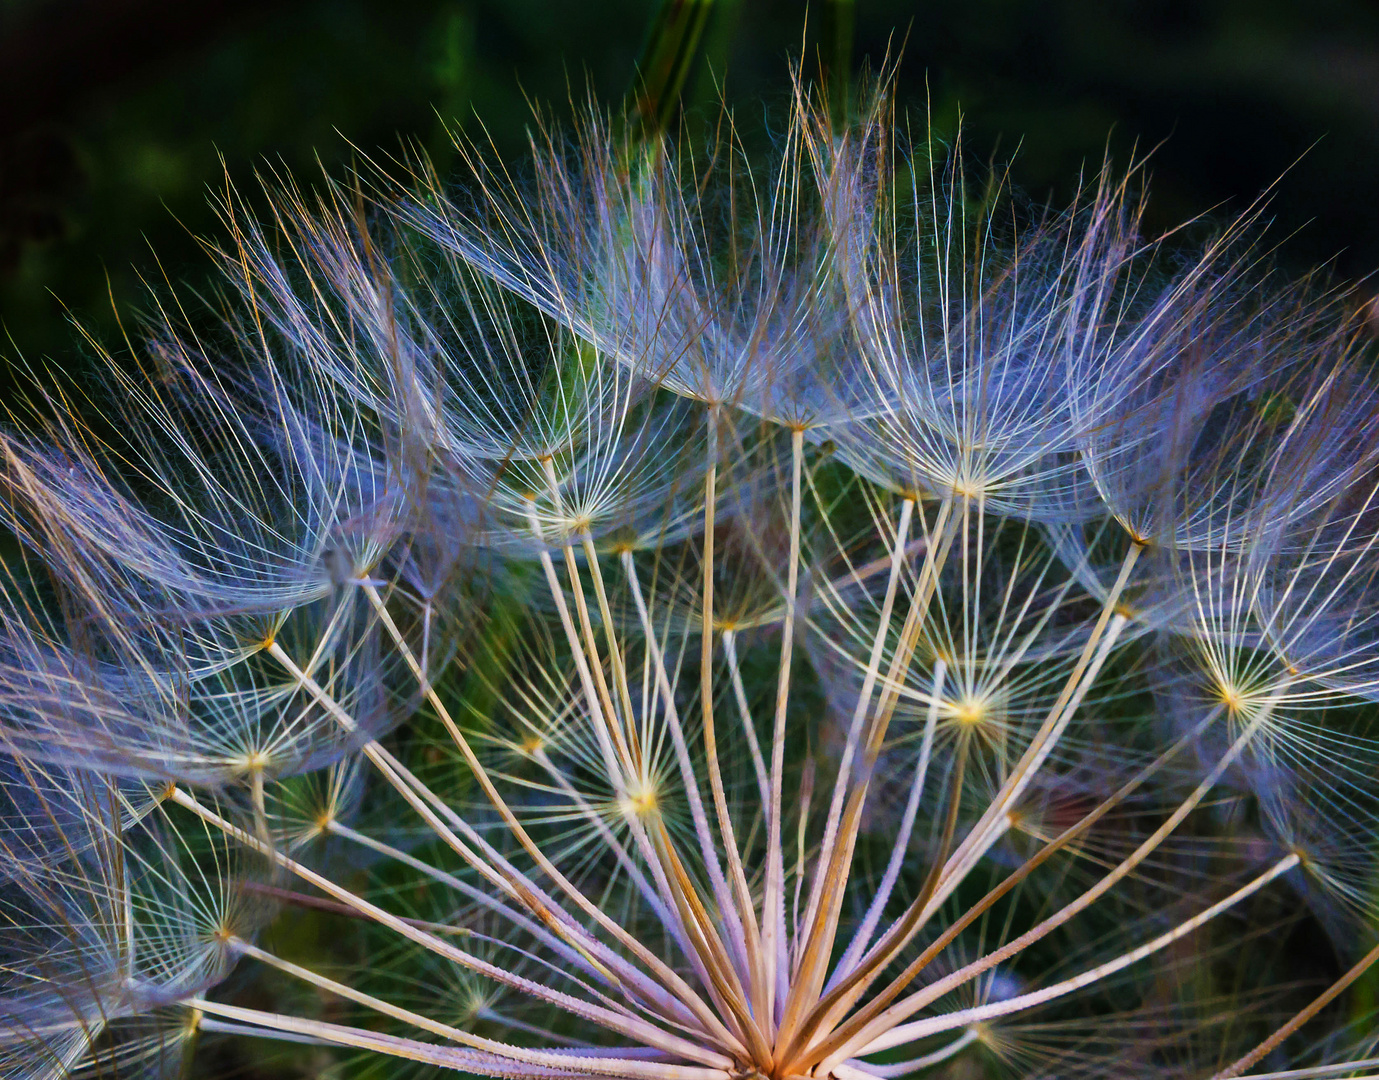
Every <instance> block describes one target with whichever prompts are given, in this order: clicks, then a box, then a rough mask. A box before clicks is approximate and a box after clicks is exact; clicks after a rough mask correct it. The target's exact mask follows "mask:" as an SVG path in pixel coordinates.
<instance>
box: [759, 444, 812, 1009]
mask: <svg viewBox="0 0 1379 1080" xmlns="http://www.w3.org/2000/svg"><path fill="white" fill-rule="evenodd" d="M803 468H804V430H803V429H802V428H794V429H792V430H791V432H790V565H789V568H788V570H787V572H786V587H785V622H784V625H783V626H782V627H781V646H780V674H779V676H778V678H777V681H776V710H775V721H774V723H773V725H772V728H771V802H770V804H769V807H768V814H767V819H766V820H767V839H766V897H765V900H764V901H763V903H762V909H761V919H762V924H763V934H762V942H761V952H762V959H763V962H764V964H765V973H764V979H763V982H762V985H761V987H760V988H759V990H758V994H757V999H756V1001H755V1002H754V1005H755V1007H756V1008H757V1009H759V1010H761V1012H762V1016H763V1023H764V1024H765V1026H766V1029H767V1030H768V1031H774V1030H775V1026H776V1025H775V1012H776V1008H777V998H779V999H780V1007H781V1008H784V1005H785V999H786V997H787V988H786V985H785V978H786V975H787V971H786V968H787V964H788V960H787V957H786V941H785V850H784V845H783V843H782V840H781V836H782V833H783V831H784V827H785V823H784V821H783V818H784V814H785V808H784V803H783V800H782V790H783V787H784V783H785V714H786V709H787V708H788V706H789V703H790V665H791V661H792V659H793V656H792V650H793V648H794V644H795V604H796V600H797V594H798V592H799V587H800V477H801V473H802V471H803Z"/></svg>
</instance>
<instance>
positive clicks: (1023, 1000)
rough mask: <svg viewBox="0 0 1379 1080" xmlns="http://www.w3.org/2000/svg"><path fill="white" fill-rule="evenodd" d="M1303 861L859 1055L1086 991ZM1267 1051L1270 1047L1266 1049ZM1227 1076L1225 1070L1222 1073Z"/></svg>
mask: <svg viewBox="0 0 1379 1080" xmlns="http://www.w3.org/2000/svg"><path fill="white" fill-rule="evenodd" d="M1301 861H1302V860H1301V859H1300V857H1299V856H1298V855H1297V854H1296V853H1289V854H1287V855H1285V856H1284V857H1283V858H1282V859H1280V860H1279V861H1278V862H1276V863H1274V865H1273V866H1271V867H1269V869H1268V870H1266V871H1264V873H1262V874H1260V875H1259V876H1258V877H1256V878H1254V879H1253V880H1251V881H1249V882H1247V883H1246V884H1244V885H1242V886H1241V887H1240V888H1238V889H1236V890H1235V892H1233V893H1231V894H1230V895H1229V896H1227V897H1226V898H1225V899H1223V900H1219V901H1217V902H1216V903H1215V904H1212V905H1211V906H1210V907H1209V908H1207V909H1205V910H1204V911H1201V912H1198V913H1197V914H1196V915H1194V916H1192V918H1190V919H1186V920H1184V921H1183V922H1182V923H1180V924H1178V925H1177V926H1175V927H1174V928H1173V929H1172V930H1169V931H1167V932H1166V933H1163V934H1160V935H1159V936H1158V937H1156V938H1154V939H1153V940H1152V941H1147V942H1145V943H1144V944H1143V945H1140V946H1138V947H1137V948H1134V949H1131V950H1130V951H1129V952H1126V953H1123V954H1122V955H1120V956H1117V957H1116V958H1114V959H1112V960H1107V961H1105V962H1104V963H1101V964H1098V965H1096V966H1095V967H1093V968H1091V969H1089V970H1087V971H1084V972H1082V973H1081V974H1078V975H1074V976H1073V977H1072V978H1070V979H1064V980H1063V981H1062V982H1057V983H1054V984H1053V985H1052V986H1046V987H1043V988H1042V989H1040V990H1034V991H1031V992H1030V993H1028V994H1020V995H1019V996H1017V997H1012V998H1007V999H1006V1000H1004V1001H993V1002H989V1003H988V1004H985V1005H977V1006H973V1007H972V1008H969V1009H960V1010H958V1011H957V1012H953V1013H947V1014H945V1015H943V1016H936V1017H932V1018H930V1019H928V1020H920V1021H918V1022H917V1023H913V1024H902V1025H901V1026H899V1027H895V1028H892V1029H891V1030H890V1031H888V1032H887V1033H886V1034H884V1035H882V1036H881V1037H880V1038H878V1039H876V1040H875V1041H874V1042H871V1043H869V1044H867V1045H866V1046H865V1047H863V1048H862V1049H861V1050H859V1051H858V1053H859V1054H875V1053H880V1052H881V1051H882V1050H889V1049H890V1048H891V1047H893V1046H901V1045H903V1044H904V1043H907V1042H913V1041H915V1040H916V1039H923V1038H927V1037H928V1036H931V1035H936V1034H939V1033H940V1032H943V1031H951V1030H952V1029H953V1028H956V1027H963V1026H965V1025H967V1024H978V1023H982V1022H983V1021H986V1020H991V1019H994V1018H996V1017H998V1016H1008V1015H1010V1014H1011V1013H1015V1012H1020V1011H1022V1010H1024V1009H1032V1008H1034V1007H1035V1006H1037V1005H1042V1004H1043V1003H1044V1002H1046V1001H1053V1000H1055V999H1056V998H1060V997H1064V996H1066V995H1067V994H1071V993H1073V992H1074V991H1077V990H1081V989H1082V988H1083V987H1086V986H1091V985H1093V984H1094V983H1097V982H1100V981H1101V980H1102V979H1105V978H1107V977H1109V976H1111V975H1114V974H1115V973H1116V972H1118V971H1123V970H1124V969H1125V968H1127V967H1129V966H1130V965H1131V964H1135V963H1138V962H1139V961H1141V960H1143V959H1145V958H1146V957H1149V956H1152V955H1154V954H1155V953H1156V952H1159V951H1160V950H1161V949H1165V948H1167V947H1168V946H1169V945H1172V944H1173V943H1174V942H1175V941H1179V940H1181V939H1182V938H1184V937H1186V936H1187V935H1188V934H1191V933H1193V932H1194V931H1195V930H1197V929H1198V928H1199V927H1201V926H1203V925H1205V924H1206V923H1208V922H1210V921H1211V920H1212V919H1214V918H1216V916H1218V915H1220V914H1221V913H1222V912H1224V911H1228V910H1230V909H1231V908H1232V907H1234V906H1235V905H1236V904H1238V903H1240V901H1242V900H1244V899H1246V898H1247V897H1250V896H1253V895H1254V894H1255V893H1256V892H1258V891H1259V890H1260V889H1262V888H1264V886H1265V885H1268V884H1269V883H1270V882H1271V881H1273V880H1275V879H1276V878H1278V877H1281V876H1282V875H1283V874H1286V873H1287V872H1288V871H1289V870H1292V869H1293V868H1294V867H1295V866H1297V865H1298V864H1299V863H1300V862H1301ZM1266 1053H1267V1051H1266ZM1222 1075H1224V1074H1222Z"/></svg>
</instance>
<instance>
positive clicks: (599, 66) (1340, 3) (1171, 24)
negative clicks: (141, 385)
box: [0, 0, 1379, 364]
mask: <svg viewBox="0 0 1379 1080" xmlns="http://www.w3.org/2000/svg"><path fill="white" fill-rule="evenodd" d="M700 6H711V8H712V10H711V12H710V15H709V18H708V20H707V24H706V25H704V26H703V30H702V35H701V36H700V38H699V46H700V47H699V50H698V59H697V60H696V61H695V63H694V65H693V67H692V70H690V72H689V79H688V84H687V96H688V101H689V104H690V105H691V107H698V108H701V109H703V108H707V107H711V106H712V104H713V102H714V100H715V98H716V97H717V96H718V95H719V94H720V92H721V93H723V94H724V95H725V96H726V97H727V98H728V99H729V100H730V101H731V102H733V103H734V104H735V105H736V106H737V107H738V116H739V122H740V123H741V124H742V126H743V127H744V128H745V129H746V130H747V132H748V134H749V136H750V135H752V134H753V133H755V134H756V136H757V137H759V138H760V137H767V136H769V134H770V132H771V131H772V118H773V115H775V116H778V115H779V114H780V112H781V110H780V109H779V107H778V104H779V103H780V101H781V100H782V98H783V95H784V82H785V80H784V72H785V68H786V63H787V58H788V57H790V56H799V55H800V54H801V52H802V51H804V52H805V53H807V54H812V55H819V54H821V55H822V57H823V60H824V63H825V65H828V64H832V65H833V67H834V68H835V69H836V67H837V65H838V59H837V56H836V54H837V52H838V48H837V39H836V37H832V38H830V40H829V41H828V42H827V43H820V42H819V41H817V40H816V38H818V36H819V35H820V34H821V33H828V32H829V27H830V24H831V23H832V22H835V21H836V18H835V16H836V14H837V12H836V11H835V10H834V9H841V8H851V9H852V11H853V17H854V18H855V27H854V29H853V31H852V52H853V58H854V62H858V63H865V62H867V61H868V60H869V61H870V63H871V64H873V65H875V64H876V63H878V62H879V61H880V59H881V58H882V57H883V56H884V55H885V53H886V51H887V49H890V50H891V51H892V52H894V51H898V50H900V49H902V48H903V51H904V57H905V59H904V64H903V66H902V70H901V84H902V88H903V94H904V97H905V98H906V99H907V100H908V101H910V102H911V103H912V104H918V105H921V106H922V104H923V102H924V100H925V96H926V94H928V95H929V96H930V98H931V100H932V103H933V108H934V110H935V114H936V117H937V118H938V120H939V121H940V123H941V125H942V126H943V128H944V129H945V130H952V128H953V126H954V123H955V120H956V116H957V111H958V108H959V106H961V108H962V110H963V114H964V119H965V124H966V127H967V131H968V140H969V145H970V147H971V149H972V150H973V151H974V152H976V156H979V157H986V156H989V155H993V154H994V155H995V156H996V157H997V158H1001V157H1005V156H1007V155H1009V154H1011V153H1013V152H1015V150H1016V148H1017V145H1018V147H1019V153H1018V156H1017V158H1016V163H1015V167H1014V172H1013V177H1014V180H1015V182H1016V184H1017V185H1018V186H1020V187H1022V188H1023V189H1025V190H1026V191H1027V192H1029V193H1030V195H1031V196H1032V197H1033V198H1035V199H1037V200H1042V199H1043V198H1045V197H1046V196H1051V197H1053V198H1054V199H1055V200H1057V199H1059V198H1061V197H1064V196H1066V194H1067V192H1068V191H1069V190H1070V189H1071V188H1072V187H1073V186H1074V185H1075V184H1076V182H1077V176H1078V172H1079V169H1080V168H1081V167H1082V166H1083V165H1084V164H1085V163H1087V162H1091V163H1093V164H1094V163H1095V162H1097V161H1098V160H1099V159H1100V157H1101V155H1102V152H1103V150H1104V149H1105V147H1106V145H1107V140H1108V136H1109V139H1110V144H1111V146H1112V148H1113V150H1114V151H1115V153H1116V156H1117V158H1118V159H1119V160H1122V161H1124V160H1126V159H1128V157H1129V154H1130V152H1131V148H1132V147H1134V146H1136V145H1138V147H1139V149H1140V150H1141V151H1143V150H1145V149H1147V148H1149V147H1152V146H1156V145H1158V144H1159V143H1160V142H1163V146H1162V147H1160V148H1159V149H1158V150H1156V152H1155V154H1154V158H1153V161H1152V166H1151V172H1152V174H1153V185H1152V189H1151V190H1152V202H1151V206H1150V218H1149V220H1150V222H1151V224H1154V225H1158V226H1163V227H1168V226H1169V225H1171V224H1174V223H1176V222H1178V221H1181V220H1182V219H1184V218H1187V217H1191V216H1193V215H1196V214H1200V213H1202V212H1205V211H1210V210H1212V209H1213V208H1216V207H1221V206H1224V207H1225V212H1229V211H1230V209H1231V208H1235V209H1239V208H1241V207H1243V206H1244V205H1246V204H1247V203H1248V202H1249V201H1250V200H1251V199H1252V198H1254V197H1255V196H1256V195H1257V194H1258V193H1259V192H1260V191H1261V190H1262V189H1264V188H1265V187H1267V186H1268V185H1269V184H1270V183H1271V182H1273V181H1274V180H1276V179H1277V178H1278V177H1279V176H1280V175H1282V174H1283V173H1285V171H1286V172H1287V176H1286V177H1285V178H1284V180H1283V182H1282V184H1281V186H1280V187H1279V189H1278V192H1277V194H1276V195H1275V196H1274V199H1273V202H1272V204H1271V213H1272V214H1273V215H1274V216H1275V217H1276V219H1277V221H1276V228H1275V233H1274V235H1275V237H1276V238H1278V239H1282V238H1284V237H1288V236H1292V234H1294V233H1298V235H1297V236H1296V237H1294V238H1292V239H1291V240H1289V242H1288V245H1287V249H1286V251H1287V257H1288V258H1289V259H1290V260H1291V261H1293V262H1295V263H1296V264H1298V265H1304V264H1307V263H1311V262H1317V261H1325V260H1328V259H1331V258H1333V257H1336V256H1339V263H1338V265H1339V267H1340V269H1341V270H1342V272H1343V273H1345V274H1347V275H1349V276H1361V275H1365V274H1368V273H1369V272H1370V271H1371V270H1372V269H1373V268H1374V267H1375V265H1376V264H1379V215H1376V214H1374V213H1372V212H1371V209H1370V208H1371V199H1372V196H1371V184H1372V178H1373V177H1374V175H1376V172H1379V10H1376V9H1375V8H1374V7H1373V6H1372V5H1370V4H1368V3H1364V2H1362V0H1319V2H1317V3H1313V4H1308V5H1301V4H1297V3H1293V2H1286V0H1259V2H1249V3H1246V2H1244V0H1198V2H1195V3H1186V2H1171V0H1106V2H1102V0H1097V2H1092V0H1044V2H1034V0H962V2H961V3H959V2H957V0H932V2H927V3H914V2H902V0H860V2H856V3H846V4H838V3H835V2H832V0H828V2H820V3H816V4H815V5H814V6H813V9H812V10H811V11H809V12H808V14H807V15H806V10H805V7H804V5H803V4H801V3H800V2H799V0H753V2H751V3H748V2H745V0H718V2H717V3H714V4H712V5H704V4H703V2H702V0H695V2H694V3H692V4H685V3H683V2H680V3H672V2H668V3H666V4H665V5H661V4H658V3H657V2H656V0H584V2H576V0H571V2H568V3H558V4H557V3H550V2H547V0H391V2H389V3H386V4H385V3H379V2H367V0H278V2H269V0H203V2H201V3H197V4H182V3H177V2H173V0H7V2H6V3H5V4H3V5H0V321H2V322H3V326H4V328H5V330H6V331H7V333H8V334H9V336H10V337H11V338H12V342H10V343H6V344H5V345H3V346H0V351H4V352H6V353H8V354H10V355H14V354H16V353H22V354H23V355H25V356H26V357H29V358H30V359H35V360H36V359H38V358H40V357H51V358H52V359H53V360H54V361H55V362H57V363H59V364H64V363H66V362H67V360H68V358H70V357H71V356H73V355H74V354H75V353H76V352H77V351H78V350H77V347H76V335H75V334H74V333H73V331H72V330H71V329H70V327H69V326H68V325H67V316H66V314H65V312H64V305H65V307H66V309H69V310H70V311H71V312H72V313H74V314H75V315H76V316H78V317H79V318H81V319H82V321H83V322H85V323H87V324H88V325H92V326H94V328H95V329H96V330H97V332H98V333H99V334H100V335H101V336H103V337H109V335H110V334H111V333H112V332H113V331H114V324H113V318H112V316H111V314H110V303H109V298H108V296H107V276H108V278H109V290H110V292H112V293H113V295H114V297H115V299H116V300H117V302H119V303H121V304H125V305H129V304H134V305H136V306H137V303H138V298H139V296H140V291H141V290H140V287H139V285H138V274H140V273H143V274H145V275H148V276H152V277H158V276H160V275H161V274H162V273H164V272H166V273H167V275H168V276H169V277H170V278H171V279H172V280H173V281H177V282H183V283H186V284H188V285H191V286H193V287H196V286H200V285H204V284H205V283H206V274H207V273H208V270H207V263H206V260H205V259H204V257H203V256H201V254H200V253H199V252H198V251H197V248H196V245H195V243H194V242H193V240H192V235H193V234H196V233H207V232H211V233H213V232H214V231H215V225H214V221H213V218H212V216H211V214H210V211H209V209H208V207H207V205H206V201H205V192H206V189H207V187H208V185H210V186H214V185H216V184H220V183H223V175H224V174H223V171H222V159H223V161H224V163H225V164H224V168H226V169H228V172H229V175H230V176H231V177H232V178H233V179H234V180H235V182H236V183H238V184H240V185H242V186H248V185H251V184H252V182H253V175H252V174H253V172H254V170H255V169H256V168H257V167H260V166H261V165H262V164H263V163H264V162H265V161H266V162H269V163H272V164H278V163H281V164H282V165H284V166H285V167H286V168H287V169H288V170H290V171H291V172H293V173H294V174H296V175H298V176H309V175H310V174H311V173H312V172H313V171H315V170H316V168H317V165H316V161H315V159H316V158H319V159H320V160H321V162H322V163H323V164H324V165H325V166H326V168H327V169H330V170H333V171H335V172H337V173H338V172H339V170H340V167H341V165H342V163H344V162H346V161H347V160H348V159H349V157H350V155H351V154H352V153H353V149H352V148H353V147H357V148H359V149H360V150H363V151H365V152H367V153H370V154H371V155H378V154H383V155H386V154H387V152H388V151H389V150H390V149H391V148H394V147H396V146H397V145H398V144H397V140H398V137H399V136H406V137H411V138H417V139H419V140H420V141H421V142H422V143H423V144H424V145H425V146H426V147H427V148H428V149H429V150H430V151H431V152H432V153H433V154H434V155H436V156H437V158H438V161H439V164H440V166H441V168H442V171H443V172H444V171H445V169H446V166H447V156H448V155H447V140H446V137H445V133H444V130H443V128H442V124H441V118H446V119H447V120H451V119H455V120H458V122H459V123H461V124H464V125H466V126H474V125H477V123H478V122H479V121H482V124H483V125H484V127H485V128H486V129H487V131H488V132H489V134H490V135H491V136H492V138H493V140H494V142H495V143H496V145H497V147H498V149H499V150H500V152H502V153H504V154H516V153H519V152H520V150H521V143H522V140H523V137H524V131H525V129H526V126H527V125H528V123H529V120H530V116H531V111H530V103H532V102H535V103H541V104H542V105H543V106H549V107H550V109H551V110H552V112H553V113H554V114H555V115H556V116H559V115H560V114H561V113H562V112H568V111H569V109H570V105H569V102H570V101H571V99H576V100H582V99H583V98H584V96H585V92H586V88H588V89H592V91H593V93H594V94H595V95H596V96H597V97H598V98H599V99H600V100H603V101H608V102H616V101H617V100H618V99H620V98H621V97H622V96H623V95H624V94H626V93H627V92H628V91H629V90H631V89H633V87H634V71H635V68H636V63H637V58H638V56H639V55H648V56H649V55H651V54H649V53H646V54H644V53H643V51H642V50H643V48H644V45H645V41H644V39H645V38H646V36H647V34H648V31H649V29H650V28H651V27H652V26H653V25H654V24H655V23H656V22H657V20H658V18H659V19H661V20H662V21H664V20H665V19H666V18H667V17H672V18H673V17H674V16H667V15H666V10H665V9H669V8H676V7H700ZM710 73H711V74H710ZM1318 140H1320V141H1318ZM1314 144H1315V145H1314ZM1309 148H1310V149H1309ZM1290 167H1291V168H1290ZM1299 230H1301V231H1300V232H1299ZM155 252H156V253H157V255H156V258H155V255H154V253H155Z"/></svg>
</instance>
